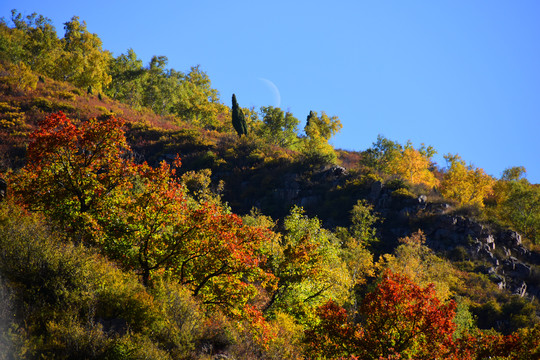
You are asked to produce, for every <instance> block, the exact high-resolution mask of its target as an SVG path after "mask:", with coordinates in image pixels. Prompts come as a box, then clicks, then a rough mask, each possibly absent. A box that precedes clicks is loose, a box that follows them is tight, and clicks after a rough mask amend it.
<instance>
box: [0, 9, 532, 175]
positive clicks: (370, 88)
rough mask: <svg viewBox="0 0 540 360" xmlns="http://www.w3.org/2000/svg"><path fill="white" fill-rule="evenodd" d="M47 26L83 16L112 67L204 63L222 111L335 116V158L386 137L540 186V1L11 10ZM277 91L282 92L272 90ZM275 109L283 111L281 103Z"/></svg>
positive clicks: (182, 68)
mask: <svg viewBox="0 0 540 360" xmlns="http://www.w3.org/2000/svg"><path fill="white" fill-rule="evenodd" d="M13 8H15V9H17V10H19V11H20V12H22V13H23V14H24V15H28V14H31V13H32V12H37V13H39V14H42V15H44V16H46V17H48V18H50V19H51V20H52V21H53V23H54V25H55V27H56V30H57V32H58V33H59V36H63V25H62V24H63V23H64V22H66V21H68V20H69V19H70V18H71V17H72V16H74V15H77V16H79V17H80V19H81V20H85V21H86V22H87V25H88V29H89V31H91V32H93V33H96V34H98V35H99V36H100V38H101V39H102V41H103V46H104V48H105V49H107V50H110V51H111V52H113V54H114V55H115V56H117V55H119V54H121V53H125V52H126V51H127V49H128V48H133V49H134V50H135V52H136V53H137V55H138V56H139V58H141V59H142V60H143V61H144V63H145V64H147V63H148V62H149V60H150V58H151V57H152V55H166V56H167V57H168V58H169V65H168V66H169V67H171V68H174V69H176V70H180V71H187V70H189V68H190V66H193V65H197V64H200V65H201V68H202V69H203V70H204V71H206V72H207V73H208V75H209V76H210V78H211V80H212V85H213V87H215V88H216V89H217V90H219V92H220V94H221V100H222V101H223V102H225V103H227V104H229V103H230V98H231V95H232V93H236V96H237V98H238V101H239V103H240V104H241V105H242V106H245V107H251V106H255V107H257V108H259V107H260V106H267V105H273V106H276V105H279V106H280V107H282V108H283V109H286V110H287V109H288V110H290V111H292V112H293V113H294V114H295V116H296V117H297V118H299V119H300V120H302V121H304V120H305V118H306V116H307V114H308V113H309V111H310V110H314V111H318V112H320V111H325V112H326V113H327V114H329V115H336V116H338V117H339V118H340V120H341V122H342V123H343V129H342V131H341V133H340V134H338V135H337V136H336V137H335V138H334V139H333V140H332V143H333V145H334V146H335V147H337V148H342V149H347V150H364V149H366V148H368V147H370V146H371V144H372V143H373V142H374V141H375V140H376V138H377V135H378V134H381V135H383V136H385V137H387V138H389V139H392V140H395V141H398V142H400V143H405V142H406V141H407V140H411V141H412V142H413V143H414V144H415V146H419V145H420V144H421V143H426V144H427V145H432V146H434V147H435V149H436V150H437V151H438V155H437V156H436V158H435V160H436V161H437V162H438V163H439V165H441V166H444V165H445V162H444V160H443V159H442V155H444V154H446V153H453V154H455V153H458V154H459V155H461V157H462V158H463V159H464V160H465V161H467V162H468V163H472V164H474V165H475V166H477V167H481V168H483V169H484V170H486V172H487V173H489V174H491V175H493V176H496V177H500V175H501V173H502V171H503V170H504V169H505V168H507V167H510V166H525V167H526V168H527V173H528V175H527V178H528V179H529V181H531V182H534V183H540V160H539V156H540V138H539V136H540V41H539V39H540V2H538V1H534V0H530V1H528V0H520V1H501V0H491V1H480V0H478V1H470V0H468V1H457V0H453V1H452V0H438V1H428V0H425V1H415V0H409V1H402V0H395V1H384V0H372V1H358V0H357V1H339V0H336V1H293V0H289V1H281V0H275V1H268V2H261V1H234V0H231V1H218V0H199V1H159V0H154V1H144V2H143V1H133V0H132V1H124V0H109V1H101V0H93V1H73V0H72V1H43V0H39V1H37V0H32V1H30V0H28V1H26V0H3V1H2V2H1V3H0V17H1V16H4V17H6V18H8V19H9V17H10V10H11V9H13ZM274 85H275V86H274ZM278 102H279V104H278Z"/></svg>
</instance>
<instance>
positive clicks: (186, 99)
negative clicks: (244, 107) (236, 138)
mask: <svg viewBox="0 0 540 360" xmlns="http://www.w3.org/2000/svg"><path fill="white" fill-rule="evenodd" d="M178 91H179V97H178V100H177V101H176V102H175V104H174V105H173V110H172V111H173V112H174V113H175V114H177V115H178V116H180V117H182V118H183V119H186V120H190V121H191V122H193V123H195V124H197V125H202V126H204V127H206V128H208V129H215V128H217V127H218V124H217V120H218V119H217V118H218V114H219V113H222V112H225V106H223V105H222V104H220V103H219V93H218V91H217V90H216V89H213V88H212V82H211V81H210V78H209V77H208V74H206V73H205V72H204V71H202V70H201V69H200V67H199V65H197V66H193V67H191V69H190V71H189V73H187V74H186V75H184V76H183V77H182V80H181V82H180V87H179V90H178Z"/></svg>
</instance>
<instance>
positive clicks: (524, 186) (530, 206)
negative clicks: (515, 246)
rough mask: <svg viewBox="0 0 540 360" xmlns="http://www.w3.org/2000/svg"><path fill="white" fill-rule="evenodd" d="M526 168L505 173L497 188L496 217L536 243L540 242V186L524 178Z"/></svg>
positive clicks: (518, 168) (517, 168)
mask: <svg viewBox="0 0 540 360" xmlns="http://www.w3.org/2000/svg"><path fill="white" fill-rule="evenodd" d="M525 174H526V171H525V168H524V167H513V168H510V169H506V170H505V171H504V174H503V177H502V179H501V180H499V181H498V182H497V184H496V186H495V190H496V191H495V192H496V194H495V198H496V203H497V204H496V210H495V211H496V215H497V216H498V217H499V219H501V220H503V221H505V222H507V223H508V224H509V225H510V226H511V227H513V228H514V229H515V230H517V231H519V232H520V233H522V234H523V235H524V236H525V237H527V238H528V239H529V240H531V241H533V242H534V243H539V242H540V186H538V185H535V184H531V183H529V181H527V179H525V178H524V176H525Z"/></svg>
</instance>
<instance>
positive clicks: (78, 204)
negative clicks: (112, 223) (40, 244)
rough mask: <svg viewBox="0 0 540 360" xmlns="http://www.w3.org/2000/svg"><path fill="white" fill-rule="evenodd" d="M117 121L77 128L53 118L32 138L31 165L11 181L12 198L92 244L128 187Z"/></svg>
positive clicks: (124, 149) (60, 115) (59, 117)
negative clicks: (122, 189)
mask: <svg viewBox="0 0 540 360" xmlns="http://www.w3.org/2000/svg"><path fill="white" fill-rule="evenodd" d="M121 126H122V122H121V121H120V120H117V119H115V118H109V119H107V120H104V121H99V120H96V119H92V120H90V121H87V122H84V123H82V124H81V125H80V126H79V127H77V126H76V125H75V124H74V123H73V122H72V121H71V120H70V119H69V118H67V117H66V116H65V115H64V114H63V113H57V114H53V115H50V116H48V117H47V118H46V120H45V121H44V122H42V123H41V126H40V128H39V129H38V130H36V131H35V132H34V133H33V134H32V135H31V138H32V142H31V144H30V145H29V147H28V164H27V165H26V166H25V167H24V168H23V169H21V171H20V172H19V173H18V174H14V175H13V178H12V180H11V184H12V186H13V190H14V193H15V194H17V195H18V196H20V197H21V199H22V201H24V202H25V203H27V204H28V205H30V208H31V209H34V210H38V211H42V212H44V213H46V214H47V216H49V218H50V219H51V220H52V221H54V223H55V224H57V225H58V226H59V227H60V228H62V229H64V230H66V231H68V233H69V234H71V236H72V237H73V238H74V239H77V240H79V241H93V240H94V239H93V238H94V237H95V235H96V233H97V232H99V231H100V225H99V224H98V220H99V219H100V218H101V217H103V214H104V213H105V212H106V211H107V210H108V209H109V208H110V206H111V203H112V201H113V199H114V198H115V196H116V195H117V193H118V191H119V189H120V188H122V187H124V186H127V184H126V174H127V171H128V162H127V161H126V159H125V155H126V153H127V152H128V150H129V148H128V146H127V143H126V140H125V137H124V134H123V132H122V130H121Z"/></svg>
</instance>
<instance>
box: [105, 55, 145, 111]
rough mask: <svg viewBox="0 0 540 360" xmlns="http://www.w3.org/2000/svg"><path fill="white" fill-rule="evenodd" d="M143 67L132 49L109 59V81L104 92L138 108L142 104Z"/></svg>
mask: <svg viewBox="0 0 540 360" xmlns="http://www.w3.org/2000/svg"><path fill="white" fill-rule="evenodd" d="M144 73H145V69H144V67H143V63H142V60H140V59H138V58H137V54H135V51H133V49H128V51H127V54H121V55H119V56H118V57H117V58H115V59H113V60H112V61H111V67H110V74H111V83H110V85H109V87H108V88H107V90H106V94H107V95H108V96H110V97H111V98H113V99H117V100H119V101H122V102H124V103H127V104H129V105H130V106H132V107H134V108H136V109H139V108H140V107H141V106H143V100H142V96H143V88H142V86H143V81H142V80H143V75H144Z"/></svg>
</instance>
